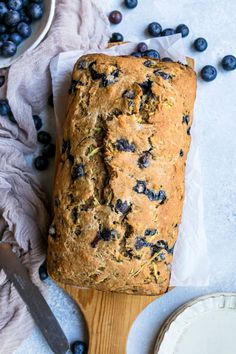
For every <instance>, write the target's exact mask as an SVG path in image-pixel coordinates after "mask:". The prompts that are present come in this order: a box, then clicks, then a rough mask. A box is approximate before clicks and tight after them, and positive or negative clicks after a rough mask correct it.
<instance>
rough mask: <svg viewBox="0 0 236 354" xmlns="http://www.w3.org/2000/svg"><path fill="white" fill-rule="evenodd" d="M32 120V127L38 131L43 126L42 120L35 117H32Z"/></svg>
mask: <svg viewBox="0 0 236 354" xmlns="http://www.w3.org/2000/svg"><path fill="white" fill-rule="evenodd" d="M33 120H34V125H35V128H36V130H40V129H41V128H42V125H43V123H42V119H41V118H40V117H39V116H37V115H33Z"/></svg>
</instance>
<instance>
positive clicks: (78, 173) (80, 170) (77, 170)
mask: <svg viewBox="0 0 236 354" xmlns="http://www.w3.org/2000/svg"><path fill="white" fill-rule="evenodd" d="M84 176H85V172H84V165H83V164H82V163H79V164H77V165H75V166H73V169H72V173H71V177H72V179H73V180H74V181H75V180H76V179H78V178H81V177H84Z"/></svg>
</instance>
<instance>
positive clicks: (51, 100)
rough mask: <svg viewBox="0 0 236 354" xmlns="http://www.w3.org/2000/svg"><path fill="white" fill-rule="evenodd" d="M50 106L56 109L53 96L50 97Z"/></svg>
mask: <svg viewBox="0 0 236 354" xmlns="http://www.w3.org/2000/svg"><path fill="white" fill-rule="evenodd" d="M48 104H49V106H51V107H54V102H53V94H51V95H50V96H49V97H48Z"/></svg>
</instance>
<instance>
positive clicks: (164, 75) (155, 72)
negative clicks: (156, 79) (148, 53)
mask: <svg viewBox="0 0 236 354" xmlns="http://www.w3.org/2000/svg"><path fill="white" fill-rule="evenodd" d="M154 74H155V75H156V76H160V77H162V78H163V79H164V80H168V79H171V77H172V76H171V75H170V74H167V73H165V72H164V71H161V70H155V71H154Z"/></svg>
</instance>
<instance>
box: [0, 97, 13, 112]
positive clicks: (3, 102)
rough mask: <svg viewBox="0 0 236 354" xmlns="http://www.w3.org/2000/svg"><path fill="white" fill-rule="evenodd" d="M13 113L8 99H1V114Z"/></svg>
mask: <svg viewBox="0 0 236 354" xmlns="http://www.w3.org/2000/svg"><path fill="white" fill-rule="evenodd" d="M10 113H11V108H10V106H9V103H8V101H7V100H0V115H1V116H8V115H9V114H10Z"/></svg>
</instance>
